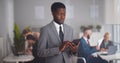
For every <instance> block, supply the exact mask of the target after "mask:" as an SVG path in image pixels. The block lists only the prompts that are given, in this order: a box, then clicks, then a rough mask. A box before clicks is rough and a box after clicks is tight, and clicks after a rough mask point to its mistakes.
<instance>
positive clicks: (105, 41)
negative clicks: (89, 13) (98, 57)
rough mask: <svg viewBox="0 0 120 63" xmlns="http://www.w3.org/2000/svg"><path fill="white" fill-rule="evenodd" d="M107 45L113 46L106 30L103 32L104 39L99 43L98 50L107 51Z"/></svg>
mask: <svg viewBox="0 0 120 63" xmlns="http://www.w3.org/2000/svg"><path fill="white" fill-rule="evenodd" d="M109 46H113V42H112V41H111V40H110V34H109V33H108V32H106V33H105V35H104V39H103V41H102V42H101V44H100V46H99V47H100V51H107V49H108V48H109Z"/></svg>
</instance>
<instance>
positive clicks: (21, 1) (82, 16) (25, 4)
mask: <svg viewBox="0 0 120 63" xmlns="http://www.w3.org/2000/svg"><path fill="white" fill-rule="evenodd" d="M56 1H60V2H63V3H64V4H65V5H66V6H68V5H70V6H73V9H74V12H73V14H74V16H73V18H71V19H67V20H66V23H67V24H69V25H70V26H72V27H73V28H74V29H75V37H78V34H79V31H80V26H81V24H82V25H84V24H85V25H88V24H103V23H104V14H103V13H104V0H95V1H96V5H98V7H99V12H98V13H99V16H98V18H96V19H95V20H94V19H93V18H92V17H90V12H91V11H90V7H91V5H93V2H92V1H94V0H49V1H48V0H15V4H14V5H15V22H16V23H17V24H18V25H19V26H20V30H23V29H24V28H25V27H27V26H38V27H42V26H44V25H46V24H48V23H49V22H51V21H52V15H51V11H50V7H51V4H52V3H53V2H56ZM36 6H43V7H44V12H45V13H44V18H43V19H36V18H35V7H36ZM69 12H71V10H69Z"/></svg>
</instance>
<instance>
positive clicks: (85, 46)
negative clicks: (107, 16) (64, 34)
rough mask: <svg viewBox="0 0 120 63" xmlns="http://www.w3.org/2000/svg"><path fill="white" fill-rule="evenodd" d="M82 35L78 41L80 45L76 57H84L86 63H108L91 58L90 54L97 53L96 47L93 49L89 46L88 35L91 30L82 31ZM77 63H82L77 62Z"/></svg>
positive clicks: (98, 58) (97, 58)
mask: <svg viewBox="0 0 120 63" xmlns="http://www.w3.org/2000/svg"><path fill="white" fill-rule="evenodd" d="M83 33H84V35H83V37H82V38H81V39H80V45H79V47H78V57H84V58H85V59H86V62H87V63H108V62H107V61H105V60H103V59H101V58H100V57H99V56H98V57H93V56H92V54H93V53H94V52H97V49H98V48H97V47H96V48H93V47H91V46H90V43H89V39H90V35H91V34H92V30H91V29H90V28H85V29H84V32H83ZM77 63H82V62H81V61H80V60H78V62H77Z"/></svg>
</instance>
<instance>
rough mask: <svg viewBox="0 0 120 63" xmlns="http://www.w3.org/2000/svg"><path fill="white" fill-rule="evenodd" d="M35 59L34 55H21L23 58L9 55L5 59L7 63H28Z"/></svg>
mask: <svg viewBox="0 0 120 63" xmlns="http://www.w3.org/2000/svg"><path fill="white" fill-rule="evenodd" d="M33 59H34V57H33V56H32V55H21V56H14V55H13V54H10V55H8V56H7V57H5V58H4V59H3V61H5V62H16V63H19V62H27V61H31V60H33Z"/></svg>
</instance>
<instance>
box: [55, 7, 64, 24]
mask: <svg viewBox="0 0 120 63" xmlns="http://www.w3.org/2000/svg"><path fill="white" fill-rule="evenodd" d="M65 15H66V10H65V8H59V9H57V10H56V11H55V12H53V18H54V20H55V21H56V22H57V23H58V24H63V23H64V20H65Z"/></svg>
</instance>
